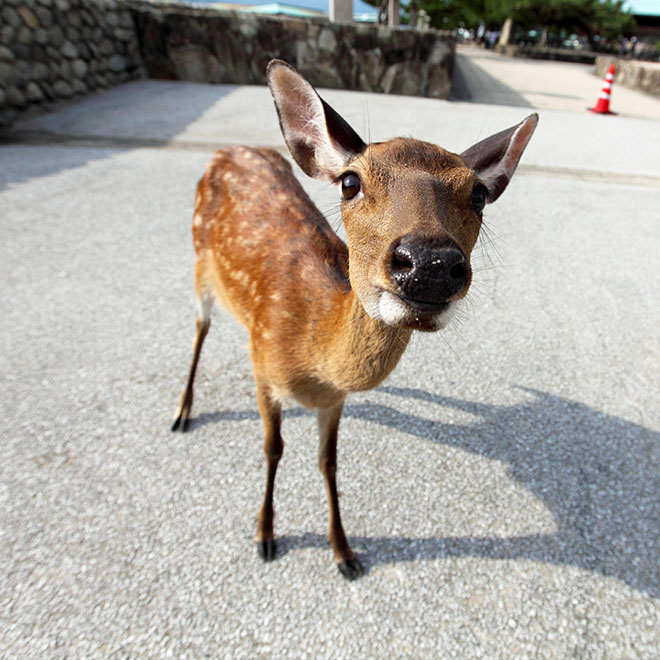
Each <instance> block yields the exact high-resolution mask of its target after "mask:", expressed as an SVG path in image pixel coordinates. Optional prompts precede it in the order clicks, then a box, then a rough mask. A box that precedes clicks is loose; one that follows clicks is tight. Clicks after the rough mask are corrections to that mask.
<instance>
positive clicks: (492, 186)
mask: <svg viewBox="0 0 660 660" xmlns="http://www.w3.org/2000/svg"><path fill="white" fill-rule="evenodd" d="M538 121H539V116H538V115H537V114H536V113H534V114H533V115H529V117H527V118H526V119H523V120H522V121H521V122H520V123H519V124H517V125H516V126H512V127H511V128H507V129H506V130H504V131H500V132H499V133H495V135H491V136H490V137H487V138H486V139H485V140H481V142H477V144H475V145H473V146H471V147H470V148H469V149H467V150H466V151H464V152H463V153H462V154H461V158H462V159H463V162H464V163H465V164H466V165H467V166H468V167H469V168H471V169H473V170H474V171H475V172H476V173H477V174H478V175H479V178H480V179H481V180H482V181H483V182H484V184H485V185H486V188H487V189H488V198H487V201H488V202H494V201H495V200H496V199H497V198H498V197H499V196H500V195H501V194H502V193H503V192H504V189H505V188H506V187H507V185H508V183H509V181H510V179H511V177H512V176H513V173H514V172H515V171H516V167H517V165H518V161H519V160H520V157H521V156H522V154H523V151H525V147H526V146H527V143H528V142H529V140H530V138H531V137H532V134H533V133H534V129H535V128H536V124H537V123H538Z"/></svg>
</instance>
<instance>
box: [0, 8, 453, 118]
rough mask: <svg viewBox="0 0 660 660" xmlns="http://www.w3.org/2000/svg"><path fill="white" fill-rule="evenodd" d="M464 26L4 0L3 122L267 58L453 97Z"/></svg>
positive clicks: (369, 86)
mask: <svg viewBox="0 0 660 660" xmlns="http://www.w3.org/2000/svg"><path fill="white" fill-rule="evenodd" d="M455 45H456V44H455V40H454V37H453V36H452V35H451V34H449V33H446V32H438V31H436V30H428V31H424V32H419V31H416V30H408V29H403V28H398V29H391V28H387V27H385V26H377V25H368V24H351V23H330V22H329V21H327V20H324V19H294V18H283V17H266V16H257V15H254V14H249V13H243V12H232V11H217V10H204V9H195V8H190V7H188V8H187V7H186V6H184V5H162V4H150V3H149V2H144V1H141V0H0V126H2V125H3V124H4V125H6V124H9V123H11V122H12V121H13V120H15V119H16V118H17V117H19V116H21V115H25V114H29V113H31V112H32V111H34V110H35V109H36V110H39V109H47V108H49V107H50V106H52V104H53V103H54V102H56V101H58V100H62V99H69V98H71V97H74V96H76V95H80V94H85V93H87V92H90V91H93V90H97V89H103V88H106V87H109V86H111V85H116V84H118V83H121V82H124V81H126V80H130V79H132V78H137V77H140V76H143V75H145V68H146V72H147V73H148V75H150V76H151V77H154V78H165V79H170V80H189V81H198V82H211V83H235V84H250V83H251V84H265V82H266V78H265V70H266V65H267V63H268V61H269V60H270V59H271V58H273V57H279V58H282V59H284V60H286V61H287V62H289V63H291V64H293V65H294V66H295V67H296V68H298V69H299V70H300V71H301V72H302V73H303V75H305V76H306V77H307V78H308V79H309V80H310V82H311V83H312V84H314V85H316V86H319V87H333V88H339V89H359V90H365V91H377V92H387V93H392V94H410V95H419V96H431V97H435V98H447V96H448V95H449V89H450V84H451V73H452V68H453V64H454V51H455Z"/></svg>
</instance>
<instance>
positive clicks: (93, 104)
mask: <svg viewBox="0 0 660 660" xmlns="http://www.w3.org/2000/svg"><path fill="white" fill-rule="evenodd" d="M235 89H236V87H235V86H231V85H223V86H218V85H198V84H190V83H183V82H178V83H177V82H170V83H167V82H163V81H157V82H156V81H150V80H142V81H138V82H129V83H126V84H124V85H122V86H121V87H115V88H113V89H111V90H108V91H105V92H101V93H98V94H92V95H90V96H87V97H85V98H82V99H79V100H76V102H75V103H73V104H71V105H67V106H66V107H62V108H60V109H59V110H56V111H54V112H51V113H50V114H47V115H42V116H39V117H34V118H32V119H26V120H22V121H17V122H16V123H15V124H13V125H12V126H11V127H7V128H4V129H2V128H0V148H1V149H2V151H0V157H1V158H2V167H0V190H2V189H3V188H6V187H7V186H8V185H9V184H12V183H20V182H22V181H27V180H30V179H34V178H39V177H43V176H49V175H52V174H56V173H58V172H61V171H64V170H68V169H74V168H77V167H82V166H84V165H85V164H87V163H89V162H91V161H94V160H98V159H101V158H107V157H109V156H112V155H114V154H116V153H119V152H121V151H127V150H130V149H136V148H143V147H156V148H159V147H165V146H167V144H168V143H169V142H170V141H171V140H173V139H174V138H175V137H177V136H178V135H180V134H181V133H183V132H184V130H185V129H186V128H187V127H188V126H189V125H190V124H192V123H193V122H194V121H195V120H197V119H198V118H199V117H201V116H202V115H203V114H204V113H205V112H206V111H207V110H209V109H210V108H211V107H212V106H214V105H215V104H216V103H218V102H219V101H220V100H221V99H222V98H224V97H226V96H228V95H229V94H231V93H232V92H233V91H234V90H235ZM184 99H185V102H182V100H184ZM26 145H35V148H34V155H33V156H32V155H31V153H30V151H31V150H25V149H24V148H23V147H25V146H26ZM37 145H38V146H37ZM187 146H188V147H189V148H190V147H191V146H194V145H187ZM19 147H20V149H19ZM199 148H200V149H203V150H205V151H211V150H212V146H209V144H208V143H200V145H199ZM26 159H27V160H26ZM26 163H27V165H26ZM154 185H155V186H157V185H158V183H157V182H154Z"/></svg>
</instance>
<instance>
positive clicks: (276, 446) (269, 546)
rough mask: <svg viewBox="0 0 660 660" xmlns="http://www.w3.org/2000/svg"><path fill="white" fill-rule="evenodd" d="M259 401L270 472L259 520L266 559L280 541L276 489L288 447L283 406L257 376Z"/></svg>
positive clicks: (259, 541) (261, 552) (261, 547)
mask: <svg viewBox="0 0 660 660" xmlns="http://www.w3.org/2000/svg"><path fill="white" fill-rule="evenodd" d="M256 382H257V404H258V406H259V413H260V415H261V419H262V421H263V423H264V431H265V436H264V453H265V454H266V463H267V465H268V467H267V476H266V492H265V494H264V501H263V504H262V505H261V511H260V512H259V518H258V523H257V536H256V540H257V550H258V552H259V555H260V556H261V558H262V559H263V560H264V561H272V560H273V559H275V554H276V544H275V536H274V534H273V517H274V511H273V489H274V487H275V472H276V471H277V464H278V463H279V461H280V457H281V456H282V451H283V450H284V442H283V441H282V436H281V435H280V423H281V413H282V406H281V404H280V403H279V402H278V401H275V400H274V399H273V397H272V395H271V392H270V388H269V387H268V386H267V385H266V384H265V383H263V382H261V381H259V379H257V381H256Z"/></svg>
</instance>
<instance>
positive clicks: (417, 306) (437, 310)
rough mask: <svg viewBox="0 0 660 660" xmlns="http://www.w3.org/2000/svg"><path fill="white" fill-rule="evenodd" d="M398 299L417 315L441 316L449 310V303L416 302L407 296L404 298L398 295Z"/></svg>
mask: <svg viewBox="0 0 660 660" xmlns="http://www.w3.org/2000/svg"><path fill="white" fill-rule="evenodd" d="M397 295H398V297H399V298H400V299H401V300H403V302H404V303H406V305H408V306H409V307H411V308H412V309H413V310H414V311H415V313H419V314H422V315H425V316H432V315H435V314H441V313H442V312H444V311H446V310H447V309H449V304H450V303H448V302H447V301H444V302H428V301H426V300H415V299H414V298H408V297H407V296H402V295H401V294H397Z"/></svg>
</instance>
